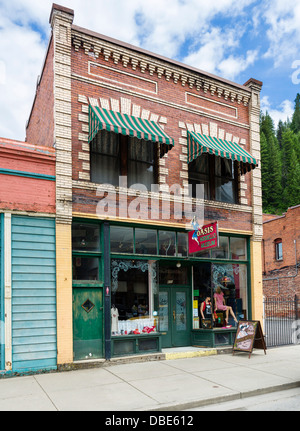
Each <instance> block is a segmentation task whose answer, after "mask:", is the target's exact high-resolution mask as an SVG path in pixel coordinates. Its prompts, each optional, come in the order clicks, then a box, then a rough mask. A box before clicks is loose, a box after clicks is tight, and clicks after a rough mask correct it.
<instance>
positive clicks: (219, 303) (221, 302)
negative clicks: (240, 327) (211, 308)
mask: <svg viewBox="0 0 300 431" xmlns="http://www.w3.org/2000/svg"><path fill="white" fill-rule="evenodd" d="M214 299H215V312H217V310H220V311H226V317H225V320H226V324H228V315H229V313H230V314H231V316H232V317H233V318H234V321H235V323H237V320H236V317H235V314H234V312H233V309H232V307H230V306H229V305H225V299H224V293H223V292H222V290H221V288H220V286H218V287H217V290H216V292H215V294H214Z"/></svg>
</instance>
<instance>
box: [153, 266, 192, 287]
mask: <svg viewBox="0 0 300 431" xmlns="http://www.w3.org/2000/svg"><path fill="white" fill-rule="evenodd" d="M159 283H160V284H180V285H184V284H188V271H187V268H186V267H182V266H181V267H180V268H177V267H170V266H162V265H160V267H159Z"/></svg>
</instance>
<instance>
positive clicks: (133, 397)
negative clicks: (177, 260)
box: [0, 345, 300, 412]
mask: <svg viewBox="0 0 300 431" xmlns="http://www.w3.org/2000/svg"><path fill="white" fill-rule="evenodd" d="M184 351H185V350H184V349H179V350H177V351H176V350H175V351H169V352H168V353H169V354H170V355H171V356H170V355H167V356H166V358H167V359H165V360H156V361H146V362H130V363H123V364H118V363H111V364H110V365H105V366H102V367H98V368H90V369H81V370H76V371H64V372H54V373H48V374H39V375H34V376H24V377H12V378H5V379H1V380H0V410H1V411H26V410H28V411H46V410H48V411H77V410H78V411H91V410H97V411H114V412H117V411H131V412H133V411H145V410H147V411H153V410H165V411H166V410H170V411H172V410H173V411H175V410H184V409H189V408H194V407H198V406H199V407H200V406H205V405H209V404H213V403H217V402H223V401H230V400H235V399H239V398H242V397H248V396H254V395H258V394H263V393H268V392H273V391H279V390H283V389H290V388H294V387H299V386H300V345H292V346H285V347H279V348H272V349H268V350H267V354H266V355H265V354H264V351H263V350H256V349H254V351H253V353H252V355H251V358H250V359H249V357H248V354H247V353H235V354H234V356H233V355H232V354H216V353H217V351H215V352H213V351H211V352H210V354H209V353H208V352H207V350H206V353H203V352H204V351H205V349H190V350H189V349H188V348H187V349H186V354H184ZM192 352H194V353H192ZM195 352H196V353H195ZM201 352H202V353H201ZM214 353H215V354H214ZM174 354H175V357H176V358H179V359H172V358H175V357H174V356H172V355H174ZM201 354H202V356H201ZM208 354H209V355H208ZM203 355H204V356H203ZM182 356H185V357H183V358H181V359H180V357H182Z"/></svg>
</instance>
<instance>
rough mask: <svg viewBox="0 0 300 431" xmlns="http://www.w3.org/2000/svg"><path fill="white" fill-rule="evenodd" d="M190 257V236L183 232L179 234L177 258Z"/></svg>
mask: <svg viewBox="0 0 300 431" xmlns="http://www.w3.org/2000/svg"><path fill="white" fill-rule="evenodd" d="M187 255H188V235H187V234H186V233H183V232H178V233H177V256H187Z"/></svg>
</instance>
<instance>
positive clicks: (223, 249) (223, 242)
mask: <svg viewBox="0 0 300 431" xmlns="http://www.w3.org/2000/svg"><path fill="white" fill-rule="evenodd" d="M211 257H212V258H215V259H216V258H220V259H228V237H227V236H220V237H219V247H218V248H214V249H212V250H211Z"/></svg>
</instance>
